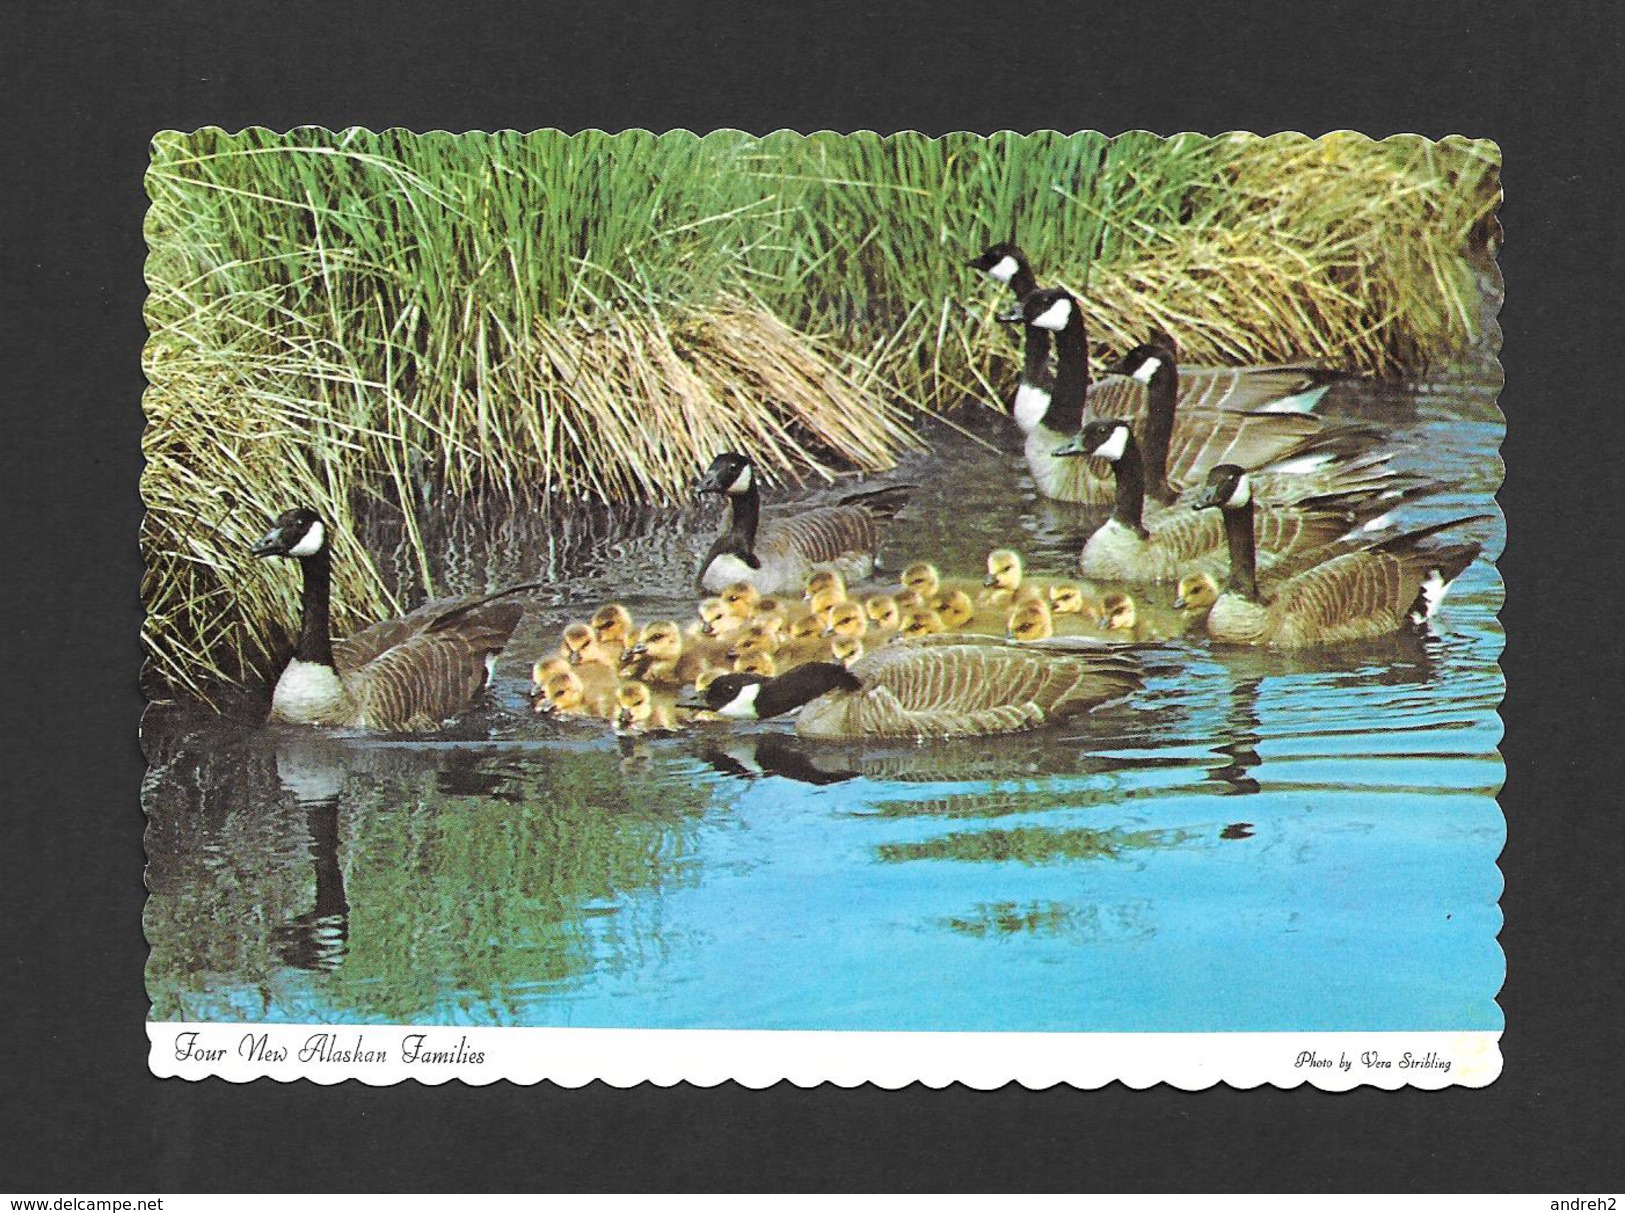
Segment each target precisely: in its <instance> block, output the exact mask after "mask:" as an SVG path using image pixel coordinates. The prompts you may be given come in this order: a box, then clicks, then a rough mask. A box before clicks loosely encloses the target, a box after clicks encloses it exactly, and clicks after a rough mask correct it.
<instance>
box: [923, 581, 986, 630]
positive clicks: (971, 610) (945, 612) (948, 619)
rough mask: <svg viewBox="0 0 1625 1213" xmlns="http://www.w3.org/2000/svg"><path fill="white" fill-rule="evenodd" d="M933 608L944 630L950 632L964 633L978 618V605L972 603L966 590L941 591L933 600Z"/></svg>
mask: <svg viewBox="0 0 1625 1213" xmlns="http://www.w3.org/2000/svg"><path fill="white" fill-rule="evenodd" d="M931 606H932V607H933V608H934V609H935V610H936V612H937V615H938V616H939V617H940V618H941V619H942V626H943V628H944V629H945V630H946V631H949V632H962V631H964V630H965V629H966V628H968V627H970V625H971V620H973V619H975V618H976V604H975V603H973V602H971V600H970V595H969V594H967V593H965V591H964V590H942V591H939V592H938V594H937V596H936V597H935V598H934V599H932V601H931Z"/></svg>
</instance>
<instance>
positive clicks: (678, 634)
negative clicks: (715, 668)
mask: <svg viewBox="0 0 1625 1213" xmlns="http://www.w3.org/2000/svg"><path fill="white" fill-rule="evenodd" d="M727 647H728V646H727V644H726V643H725V642H721V641H711V642H710V643H709V644H707V643H704V642H703V640H702V639H700V638H691V639H690V640H689V642H688V643H686V644H685V643H684V641H683V633H682V631H681V630H680V629H679V628H678V627H677V625H676V624H675V623H672V622H671V621H670V620H665V619H662V620H659V621H658V622H655V623H651V624H650V625H649V626H648V627H646V628H644V629H643V633H642V635H641V636H640V637H639V638H638V641H637V643H636V644H634V645H632V646H631V647H630V648H628V649H627V650H626V652H624V653H623V654H621V665H620V672H621V677H623V678H633V679H636V680H638V681H639V682H645V683H649V684H650V685H653V686H687V685H688V684H689V683H691V682H693V681H694V680H695V679H696V678H698V677H699V676H700V673H701V671H703V670H705V669H706V668H708V667H709V666H712V665H721V664H722V663H723V652H724V650H725V649H726V648H727Z"/></svg>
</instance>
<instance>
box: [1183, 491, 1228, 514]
mask: <svg viewBox="0 0 1625 1213" xmlns="http://www.w3.org/2000/svg"><path fill="white" fill-rule="evenodd" d="M1223 504H1224V498H1223V497H1221V496H1220V495H1219V491H1218V490H1217V489H1216V488H1213V487H1212V486H1211V485H1203V486H1202V491H1201V492H1200V493H1198V494H1196V497H1195V499H1194V500H1193V501H1192V502H1191V509H1193V510H1207V509H1212V508H1213V507H1214V506H1218V505H1223Z"/></svg>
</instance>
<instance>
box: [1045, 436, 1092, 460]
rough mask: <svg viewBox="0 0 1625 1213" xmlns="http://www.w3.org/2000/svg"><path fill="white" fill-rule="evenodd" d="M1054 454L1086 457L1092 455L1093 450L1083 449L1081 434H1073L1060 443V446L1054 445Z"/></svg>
mask: <svg viewBox="0 0 1625 1213" xmlns="http://www.w3.org/2000/svg"><path fill="white" fill-rule="evenodd" d="M1055 454H1057V455H1076V456H1081V457H1088V456H1090V455H1093V454H1094V452H1093V451H1090V450H1086V449H1084V445H1083V435H1082V434H1075V435H1073V436H1072V437H1071V438H1068V439H1067V440H1066V441H1065V442H1063V443H1061V445H1060V446H1058V447H1056V448H1055Z"/></svg>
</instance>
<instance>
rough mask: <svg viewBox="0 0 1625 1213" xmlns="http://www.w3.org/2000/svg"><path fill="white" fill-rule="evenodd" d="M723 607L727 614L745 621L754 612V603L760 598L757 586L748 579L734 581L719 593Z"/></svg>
mask: <svg viewBox="0 0 1625 1213" xmlns="http://www.w3.org/2000/svg"><path fill="white" fill-rule="evenodd" d="M719 597H720V598H721V599H722V606H723V609H724V610H726V611H727V612H728V614H729V615H731V616H733V617H734V618H735V619H737V620H739V622H740V623H746V622H748V621H749V619H750V617H751V616H752V615H754V614H755V613H756V604H757V603H758V602H760V601H761V600H762V595H761V593H760V591H758V590H757V588H756V587H755V586H753V585H751V584H750V582H748V581H736V582H734V583H733V584H732V585H731V586H729V587H728V588H727V589H725V590H723V591H722V593H721V594H720V595H719Z"/></svg>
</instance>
